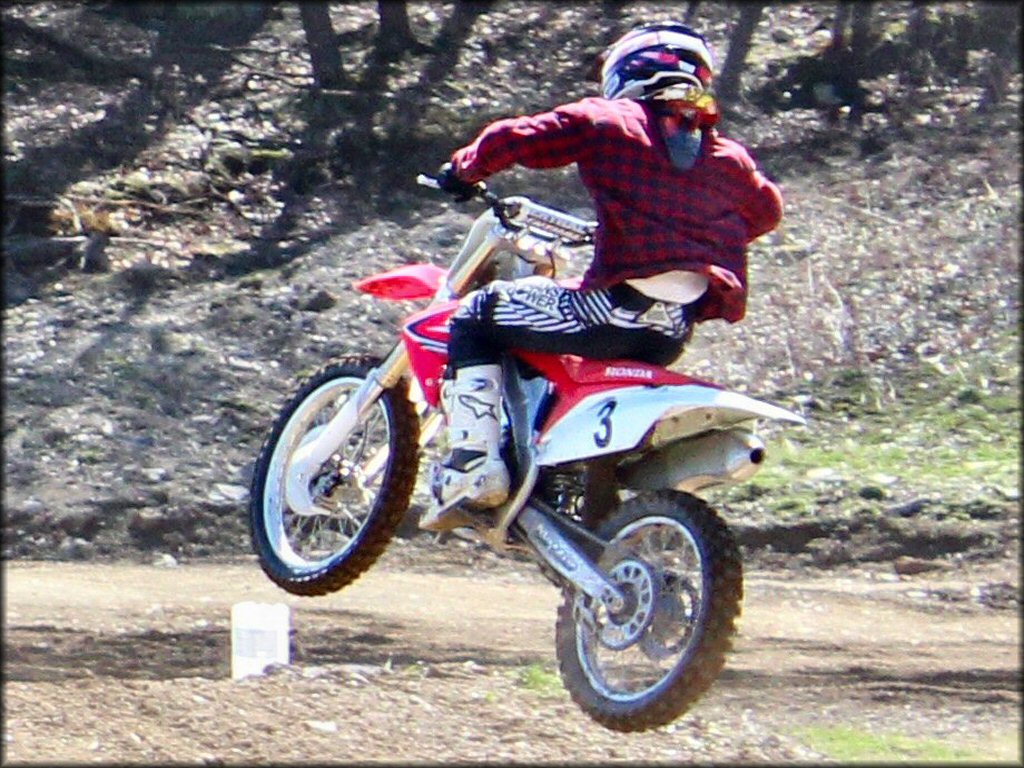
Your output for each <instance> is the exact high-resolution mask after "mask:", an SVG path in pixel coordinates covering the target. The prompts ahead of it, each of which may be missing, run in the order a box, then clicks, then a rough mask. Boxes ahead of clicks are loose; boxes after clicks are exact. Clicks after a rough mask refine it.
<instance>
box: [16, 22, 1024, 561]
mask: <svg viewBox="0 0 1024 768" xmlns="http://www.w3.org/2000/svg"><path fill="white" fill-rule="evenodd" d="M605 6H606V4H603V3H587V4H583V3H577V4H573V3H552V4H546V3H530V2H496V3H494V4H493V5H492V6H491V7H489V8H488V9H487V10H485V11H484V12H482V13H480V14H479V15H476V16H472V15H470V16H469V17H466V18H456V17H455V15H454V14H453V13H452V6H451V4H440V3H411V4H410V10H411V16H412V21H413V28H414V32H415V33H416V34H417V37H418V38H419V40H420V41H421V42H423V43H424V45H423V47H422V49H417V50H416V51H412V52H409V53H407V54H406V55H405V56H404V57H402V58H401V59H400V60H399V61H398V62H396V63H392V64H390V65H386V64H383V63H381V62H380V61H377V60H375V59H374V58H373V54H372V50H373V33H374V27H375V19H376V15H375V4H373V3H363V4H353V5H343V4H338V5H337V6H334V19H333V21H334V27H335V30H336V31H337V32H338V37H339V41H340V44H341V52H342V56H343V62H344V67H345V72H346V76H347V78H348V81H349V82H348V84H347V85H346V87H344V88H341V89H338V90H337V91H334V92H332V93H329V94H319V95H317V94H315V93H314V92H312V91H311V89H310V86H311V80H310V78H309V75H308V63H307V60H306V56H305V48H304V40H303V36H302V29H301V26H300V24H299V20H298V11H297V9H296V7H295V6H294V5H290V4H281V5H280V6H277V7H276V9H275V10H274V11H273V12H272V13H271V14H270V18H268V19H267V20H266V21H265V22H264V23H263V24H262V25H261V26H259V27H258V28H257V29H256V30H255V31H253V32H251V34H250V36H249V37H248V38H247V39H243V40H237V41H231V42H230V43H225V44H221V43H216V44H211V43H210V42H208V41H203V40H199V39H188V38H187V37H183V36H178V37H174V38H172V39H171V41H170V42H168V41H167V39H166V37H162V36H161V35H160V33H159V30H154V29H149V28H145V27H141V26H138V25H135V24H132V23H130V22H128V21H126V20H125V19H123V18H119V17H117V16H116V15H112V14H109V13H104V12H103V11H102V8H89V7H86V6H83V5H81V4H76V3H67V4H56V3H33V4H26V5H5V6H4V8H3V16H4V19H5V22H6V21H7V20H10V19H17V20H20V21H22V22H24V23H27V24H30V25H32V26H33V27H35V28H37V29H43V30H46V31H48V32H49V33H52V35H54V36H61V35H63V36H64V37H63V38H61V39H66V38H67V30H68V29H71V24H72V22H73V23H74V24H75V25H76V26H75V27H74V30H75V34H74V38H73V42H74V45H75V46H76V47H77V49H78V50H80V51H84V52H86V53H88V54H90V55H91V56H93V58H96V59H99V58H104V57H107V58H112V59H115V60H116V61H117V62H119V64H118V65H117V66H116V67H110V68H107V69H104V68H103V67H99V66H91V67H90V66H86V65H85V64H82V63H81V62H80V61H78V60H76V59H74V58H73V57H70V58H69V57H68V56H67V55H64V56H61V55H59V54H58V53H55V52H54V50H53V46H52V40H51V41H50V42H49V43H48V42H47V41H46V40H45V39H44V38H40V37H33V36H30V35H24V34H23V35H21V36H19V35H18V34H16V33H12V30H13V31H14V32H17V30H15V29H14V28H13V27H12V28H11V29H7V28H5V41H4V58H5V62H4V64H5V66H4V72H5V74H4V127H5V158H4V163H5V174H4V175H5V179H4V183H5V187H4V192H5V198H6V200H5V232H6V236H5V243H4V245H5V255H4V265H5V274H4V292H5V308H4V316H3V335H4V389H3V392H4V409H3V415H4V435H3V448H4V496H3V508H4V540H3V556H4V557H5V558H44V559H48V558H60V559H98V558H129V559H131V558H142V559H144V560H146V561H149V560H151V559H153V558H154V557H156V556H160V555H170V556H172V557H174V558H177V559H182V558H203V557H214V556H236V555H243V554H248V553H249V551H250V550H249V544H248V531H247V526H246V518H245V515H246V511H245V510H246V501H247V499H246V494H247V487H248V482H249V473H250V472H251V467H252V462H253V459H254V458H255V455H256V452H257V450H258V448H259V445H260V443H261V441H262V440H263V438H264V436H265V433H266V430H267V429H268V427H269V424H270V422H271V420H272V418H273V416H274V414H275V412H276V409H277V407H278V405H279V403H280V402H281V400H282V399H283V398H284V397H285V395H286V394H287V393H288V392H289V391H291V390H292V389H293V388H294V386H295V382H296V380H297V377H299V376H301V375H302V374H304V373H308V372H310V371H312V370H313V369H315V368H317V367H319V366H320V365H321V364H322V363H324V362H326V361H327V360H328V359H330V358H332V357H335V356H338V355H342V354H348V353H382V352H385V351H386V350H387V349H388V347H389V345H390V343H391V339H392V329H393V327H394V323H395V321H396V320H398V319H399V318H400V317H401V316H402V315H403V314H404V313H405V312H407V311H408V310H410V309H411V306H401V305H382V304H374V303H373V302H372V301H371V300H370V299H368V298H367V297H365V296H361V295H358V294H356V293H354V292H353V291H352V290H351V288H350V285H351V282H352V281H353V280H354V279H357V278H359V277H362V276H364V275H367V274H369V273H371V272H373V271H376V270H378V269H381V268H385V267H389V266H393V265H397V264H400V263H403V262H407V261H415V260H424V259H427V260H431V261H434V262H435V263H438V264H444V263H445V262H446V260H447V258H449V256H450V255H451V254H452V253H453V249H454V248H457V246H458V243H459V242H460V239H461V237H462V234H463V233H464V232H465V230H466V228H467V226H468V224H469V222H470V221H471V220H472V216H473V215H474V213H475V209H473V208H472V207H471V206H457V205H452V204H448V203H446V202H445V201H444V200H442V199H439V197H438V196H437V195H436V194H432V193H431V192H430V191H428V190H423V189H422V188H418V187H417V186H416V185H415V183H414V177H415V174H416V173H417V172H420V171H432V170H434V169H435V168H436V167H437V166H438V165H439V164H440V163H441V162H442V161H443V160H444V159H445V158H446V157H447V155H448V153H449V152H450V151H451V150H452V149H453V148H455V147H457V146H459V145H461V143H463V142H465V141H468V140H469V139H470V138H472V135H473V133H474V131H475V130H476V129H478V128H479V127H481V126H482V125H484V124H485V123H486V122H487V121H488V120H490V119H493V118H495V117H498V116H504V115H508V114H513V113H516V112H521V111H522V112H530V111H539V110H541V109H544V108H546V107H548V106H550V105H552V104H554V103H556V102H559V101H566V100H569V99H572V98H577V97H582V96H584V95H587V94H589V93H591V92H592V84H589V83H586V82H584V77H583V76H584V72H585V71H586V68H587V66H589V63H590V60H591V57H592V55H593V54H594V53H595V52H596V51H597V50H599V49H600V42H602V41H604V40H606V39H608V38H610V37H611V36H613V33H612V30H613V29H615V28H624V27H628V26H629V25H630V24H631V23H633V22H634V21H637V20H640V19H644V18H649V17H650V16H652V15H653V16H660V15H663V13H664V6H659V5H657V4H644V3H636V4H621V5H617V6H616V7H617V8H618V9H619V10H618V11H617V12H616V13H617V14H618V16H617V17H616V16H615V14H612V13H611V12H610V11H609V10H608V9H607V8H606V7H605ZM708 6H709V7H707V8H705V5H704V4H701V6H700V7H699V11H698V18H697V21H698V23H699V25H700V26H701V28H702V29H703V31H704V32H705V33H706V34H707V35H708V37H709V38H710V39H711V40H712V41H713V42H715V43H716V44H717V45H718V46H719V55H720V56H721V55H722V52H723V51H724V49H725V47H726V45H727V43H726V41H727V38H728V30H729V28H730V24H731V21H732V18H733V9H732V7H731V6H727V5H718V4H708ZM822 8H823V6H820V5H819V6H813V5H806V4H786V5H780V6H774V7H772V8H770V9H769V12H768V13H769V17H768V18H766V19H765V20H764V21H762V23H761V25H760V26H759V28H758V30H757V32H756V34H755V37H754V41H753V46H752V49H751V52H750V54H749V56H748V60H749V62H750V65H749V67H748V70H747V72H746V74H745V81H744V82H745V86H746V91H745V92H746V93H747V94H748V99H747V100H746V101H744V102H742V103H738V104H734V105H730V109H729V111H728V112H727V114H726V117H725V119H724V120H723V124H722V131H723V133H725V134H726V135H729V136H732V137H734V138H736V139H739V140H741V141H743V142H744V143H746V144H747V145H748V146H750V147H751V148H752V150H753V152H754V154H755V155H756V157H757V158H758V160H759V162H760V163H761V164H762V165H763V166H764V167H765V168H766V170H767V171H768V172H769V173H770V174H771V175H772V176H773V177H774V178H776V179H777V180H778V181H779V183H780V185H781V187H782V189H783V192H784V195H785V198H786V215H785V220H784V224H783V226H782V227H781V228H780V229H778V230H777V231H776V232H773V233H771V234H770V235H768V236H766V237H764V238H762V239H761V240H760V241H758V242H757V243H756V244H755V245H754V247H753V248H752V250H751V253H750V282H751V296H750V303H749V306H748V313H747V317H746V318H745V319H744V320H743V322H741V323H739V324H736V325H734V326H727V325H726V324H724V323H722V322H720V321H715V322H711V323H707V324H705V325H703V326H701V327H700V328H698V330H697V332H696V334H695V337H694V341H693V343H692V345H691V347H690V348H689V349H688V351H687V352H686V354H685V355H684V356H683V357H682V358H681V359H680V361H679V362H678V363H677V367H678V368H679V369H681V370H685V371H687V372H688V373H692V374H694V375H696V376H700V377H704V378H709V379H712V380H715V381H717V382H719V383H721V384H723V385H726V386H728V387H731V388H734V389H737V390H739V391H745V392H749V393H752V394H755V395H757V396H759V397H762V398H764V399H767V400H771V401H774V402H777V403H779V404H781V405H785V406H787V407H793V408H798V409H801V410H802V411H803V412H804V413H805V414H806V415H807V417H808V421H809V423H808V426H807V427H806V428H804V429H791V430H787V431H786V432H785V434H783V433H781V432H778V433H776V432H774V431H772V429H771V428H769V430H768V432H767V435H768V438H769V459H768V468H767V469H765V470H764V471H763V473H762V474H761V475H759V476H758V477H757V478H755V480H754V482H753V483H750V484H747V485H746V486H742V487H738V488H735V489H732V490H730V491H728V492H723V493H719V494H717V495H715V496H712V501H714V502H715V503H717V504H720V505H724V506H725V507H726V508H727V510H728V512H727V515H726V517H727V518H728V519H729V520H730V521H731V522H734V524H735V525H736V527H737V530H738V531H739V532H740V535H741V540H742V541H743V543H744V545H745V547H746V550H747V553H748V555H749V556H750V557H751V558H756V559H758V561H759V562H762V563H765V564H770V565H778V566H780V567H782V566H787V565H807V566H817V567H833V566H837V565H842V564H844V563H850V562H885V563H888V562H890V561H895V560H896V559H897V558H899V557H903V556H910V557H913V558H918V559H924V560H927V561H930V562H934V563H936V564H938V565H940V566H941V565H950V564H952V563H955V562H963V561H970V560H972V559H974V560H1001V559H1007V560H1014V559H1016V558H1017V556H1018V550H1019V540H1018V533H1019V476H1018V466H1019V432H1020V367H1019V331H1018V328H1019V323H1020V316H1019V315H1020V262H1019V260H1020V225H1019V222H1020V219H1021V215H1020V214H1021V211H1020V205H1021V196H1020V168H1021V158H1020V67H1019V61H1018V62H1017V63H1016V65H1015V66H1014V67H1013V75H1012V78H1011V87H1010V89H1009V91H1008V94H1007V96H1006V98H1005V99H1004V100H1003V101H1002V102H1000V103H999V104H997V105H995V106H993V107H990V108H989V109H988V110H987V111H983V112H979V111H978V108H977V107H978V104H979V101H980V98H981V93H982V90H983V88H984V85H985V82H984V72H985V71H986V70H985V68H984V66H983V64H984V63H985V61H986V56H987V55H990V54H986V53H985V52H976V53H975V54H973V58H972V59H971V62H970V63H971V65H970V66H968V67H967V68H966V70H965V71H963V72H962V73H961V74H960V75H959V76H958V77H955V78H952V77H944V76H943V75H942V73H941V72H937V73H935V75H934V77H933V78H932V80H930V81H929V82H928V83H927V84H926V85H923V86H918V85H915V86H913V87H911V86H908V85H906V84H904V83H903V82H901V78H900V73H899V72H898V71H897V70H896V69H895V68H891V69H890V70H885V69H882V70H880V71H879V73H878V78H877V79H876V80H872V81H870V82H867V83H866V84H865V85H866V87H868V89H869V90H870V91H871V93H872V94H873V97H874V98H876V100H877V101H878V102H879V103H884V104H885V105H886V110H885V111H884V112H877V113H870V114H868V115H866V116H865V118H864V120H863V122H862V123H861V124H860V125H855V124H853V123H852V122H849V121H840V123H839V124H837V125H828V124H827V123H826V122H825V121H824V120H823V118H822V114H821V113H820V112H819V111H817V110H814V109H782V108H780V107H779V106H778V105H777V104H775V106H772V104H771V103H769V100H767V99H766V98H763V97H762V96H759V94H764V93H765V92H766V90H765V89H766V87H767V86H768V85H770V80H769V77H768V74H769V72H773V71H775V72H777V71H781V69H784V68H785V67H786V66H787V65H788V64H790V63H792V62H794V61H796V60H798V59H799V58H800V57H804V56H808V55H810V54H812V53H813V51H814V50H815V49H816V47H817V46H818V45H819V42H818V41H817V38H816V37H815V35H813V34H812V32H813V30H814V28H815V26H816V25H817V24H818V22H819V21H820V20H821V18H822V13H823V11H822ZM898 10H899V9H898V8H894V7H893V6H889V7H883V8H880V9H879V12H880V13H881V14H883V18H882V19H881V20H880V22H879V23H880V24H882V25H883V26H885V25H887V24H888V25H889V26H892V25H897V24H898V22H899V20H898V19H896V18H893V19H888V20H887V19H886V18H884V16H885V15H886V14H896V13H897V11H898ZM886 28H888V27H886ZM19 29H20V28H19ZM240 34H241V33H240ZM140 67H142V69H143V73H142V74H140V75H137V76H136V75H132V74H131V73H132V72H133V71H136V70H138V69H139V68H140ZM146 67H149V69H146ZM55 73H56V74H55ZM768 90H769V91H770V88H769V89H768ZM491 188H492V189H494V190H495V191H497V192H498V193H500V194H528V195H530V196H533V197H536V198H537V199H539V200H543V201H545V202H547V203H549V204H552V205H556V206H559V207H563V208H566V209H571V210H579V211H581V212H585V210H586V205H587V203H586V197H585V195H584V193H583V191H582V188H581V187H580V185H579V183H578V182H577V181H576V180H575V177H574V175H573V171H572V170H571V169H566V170H564V171H551V172H545V173H540V172H529V171H514V172H508V173H506V174H503V175H502V176H500V177H497V178H495V179H494V180H493V182H492V183H491ZM54 200H57V201H58V203H57V205H56V207H52V203H53V201H54ZM51 209H52V210H51ZM52 234H56V235H58V236H59V239H57V240H53V241H51V243H52V245H51V246H49V248H50V250H45V251H43V250H40V249H39V248H36V247H30V245H31V244H32V243H36V242H37V240H38V238H39V236H40V235H47V236H49V235H52ZM33 238H34V239H33ZM577 266H579V265H577ZM417 541H420V542H421V543H423V544H424V546H427V545H430V546H433V545H434V544H435V543H436V542H434V539H433V537H426V536H420V537H417Z"/></svg>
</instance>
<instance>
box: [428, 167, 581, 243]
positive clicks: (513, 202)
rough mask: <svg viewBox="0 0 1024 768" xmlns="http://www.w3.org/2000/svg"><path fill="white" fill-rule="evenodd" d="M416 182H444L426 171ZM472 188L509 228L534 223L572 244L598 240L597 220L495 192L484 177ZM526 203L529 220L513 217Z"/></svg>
mask: <svg viewBox="0 0 1024 768" xmlns="http://www.w3.org/2000/svg"><path fill="white" fill-rule="evenodd" d="M416 183H417V184H419V185H421V186H424V187H430V188H431V189H441V184H440V183H439V182H438V180H437V179H436V178H434V177H433V176H428V175H426V174H424V173H421V174H418V175H417V176H416ZM472 188H473V192H474V197H477V198H479V199H480V200H482V201H483V202H484V203H486V204H487V205H488V206H489V207H490V209H491V210H492V211H494V215H495V216H497V217H498V221H500V222H501V224H502V226H504V227H506V228H507V229H513V230H515V229H521V228H522V227H523V226H527V227H531V226H534V227H537V228H539V229H542V230H544V231H548V232H550V233H551V234H552V235H554V236H556V237H558V238H560V239H562V240H564V241H565V242H566V244H568V245H584V244H586V243H592V242H593V241H594V228H595V227H596V224H594V223H593V222H587V221H583V220H582V219H578V218H576V217H575V216H572V215H570V214H568V213H565V212H564V211H558V210H555V209H553V208H547V207H545V206H540V205H538V204H536V203H534V202H533V201H531V200H527V199H526V198H523V197H510V198H505V199H502V198H500V197H498V196H497V195H495V194H494V193H493V192H490V191H488V189H487V185H486V184H484V183H483V182H482V181H480V182H477V183H476V184H474V185H473V187H472ZM524 205H525V206H526V214H525V221H524V222H522V223H519V222H516V221H513V219H515V218H517V217H519V215H520V212H521V211H522V210H523V208H524Z"/></svg>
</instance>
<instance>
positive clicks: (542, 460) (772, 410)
mask: <svg viewBox="0 0 1024 768" xmlns="http://www.w3.org/2000/svg"><path fill="white" fill-rule="evenodd" d="M751 419H776V420H779V421H789V422H793V423H795V424H805V423H806V422H805V420H804V418H803V416H800V415H799V414H796V413H793V412H792V411H787V410H786V409H785V408H779V407H778V406H775V405H771V404H770V403H765V402H762V401H761V400H755V399H754V398H752V397H747V396H746V395H741V394H739V393H738V392H728V391H726V390H722V389H715V388H714V387H707V386H703V385H700V384H682V385H671V386H660V387H650V386H643V385H638V386H633V387H623V388H621V389H614V390H609V391H607V392H600V393H597V394H593V395H589V396H588V397H585V398H583V399H582V400H581V401H580V402H579V403H577V404H576V405H575V406H574V407H573V408H572V409H571V410H570V411H569V412H568V413H566V414H565V415H564V416H563V417H562V418H560V419H559V420H558V421H557V422H556V423H555V424H553V425H552V426H550V427H549V428H548V429H547V430H545V431H544V432H543V433H542V434H541V435H540V437H539V438H538V440H537V463H538V465H540V466H551V465H555V464H563V463H565V462H569V461H576V460H579V459H586V458H590V457H593V456H602V455H605V454H610V453H618V452H621V451H628V450H632V449H633V448H636V447H637V446H638V445H639V444H640V441H641V440H643V439H644V437H645V436H646V435H647V434H648V432H650V431H651V429H652V428H653V433H652V435H651V441H650V447H654V448H656V447H658V446H661V445H664V444H666V443H669V442H673V441H675V440H679V439H681V438H684V437H687V436H688V435H696V434H700V433H702V432H706V431H707V430H709V429H721V428H724V427H729V426H732V425H734V424H739V423H741V422H744V421H749V420H751Z"/></svg>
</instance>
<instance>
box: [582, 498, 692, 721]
mask: <svg viewBox="0 0 1024 768" xmlns="http://www.w3.org/2000/svg"><path fill="white" fill-rule="evenodd" d="M613 544H614V546H610V547H608V550H607V551H608V552H614V553H615V554H613V555H607V556H606V558H607V559H608V560H609V561H608V562H605V561H604V560H602V562H601V563H600V565H601V567H602V568H603V569H605V571H606V572H609V573H610V574H612V576H613V579H615V574H616V573H623V574H632V575H631V577H630V581H632V582H633V583H636V584H639V585H642V584H643V582H644V579H643V578H638V577H637V576H636V575H635V574H636V571H635V569H634V568H632V567H626V568H623V567H622V565H621V564H622V563H630V564H632V563H635V562H637V561H639V562H640V563H642V564H643V565H644V566H645V567H646V572H647V573H648V574H649V575H650V582H651V586H652V587H653V590H652V591H653V596H651V597H650V598H648V599H649V600H650V601H653V605H648V608H647V610H648V614H647V615H646V616H643V615H641V613H640V612H641V611H642V610H644V604H643V599H641V601H640V603H639V604H638V607H637V608H636V610H633V611H631V612H630V613H629V615H628V616H625V617H622V616H619V617H616V616H612V615H610V614H609V613H608V612H607V611H606V610H604V609H603V608H598V607H596V606H595V608H594V611H593V614H592V615H593V622H589V621H577V622H576V653H577V655H578V658H579V660H580V663H581V665H582V668H583V672H584V674H585V675H586V676H587V678H588V679H589V681H590V684H591V686H592V687H593V688H594V690H595V691H597V692H598V693H600V694H601V696H603V697H605V698H607V699H610V700H613V701H619V702H629V701H634V700H636V699H640V698H642V697H645V696H647V695H649V694H650V693H651V692H652V691H654V690H655V689H657V688H659V687H660V686H662V685H664V684H666V683H667V682H668V681H669V679H670V678H671V677H672V674H673V672H674V671H675V670H676V669H678V668H680V667H681V666H682V665H684V664H685V663H686V662H687V661H688V659H689V657H690V655H691V654H692V652H693V648H694V647H695V646H696V643H697V642H698V640H699V638H700V635H701V632H700V627H701V625H702V622H703V618H704V615H705V613H706V609H705V605H704V603H705V588H704V582H705V578H704V577H705V573H704V569H705V563H706V560H705V558H704V556H703V553H702V550H701V548H700V546H699V545H698V543H697V540H696V539H695V538H694V536H693V534H692V533H691V532H690V530H689V529H688V528H687V527H686V526H684V525H683V524H682V523H680V522H679V521H678V520H674V519H672V518H669V517H645V518H643V519H641V520H638V521H636V522H634V523H632V524H630V525H627V526H626V527H624V528H623V529H622V530H621V531H619V533H618V534H617V535H616V537H615V539H614V540H613ZM617 580H618V581H619V582H620V584H621V583H622V581H623V580H622V579H621V578H619V579H617ZM624 591H626V589H625V588H624ZM639 594H640V595H641V596H642V595H643V594H644V593H643V591H642V590H641V591H640V593H639ZM652 614H653V615H652ZM618 627H623V629H621V630H620V629H619V628H618ZM627 637H628V639H629V640H630V641H631V642H628V643H626V642H623V640H624V639H626V638H627ZM609 640H612V642H608V641H609Z"/></svg>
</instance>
